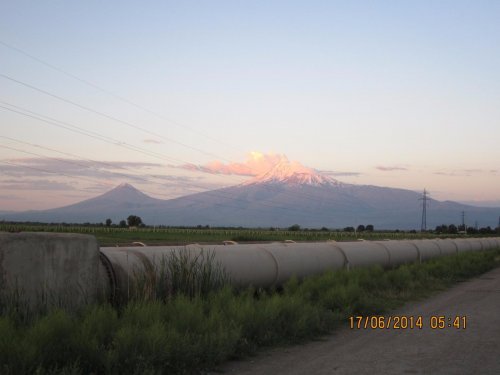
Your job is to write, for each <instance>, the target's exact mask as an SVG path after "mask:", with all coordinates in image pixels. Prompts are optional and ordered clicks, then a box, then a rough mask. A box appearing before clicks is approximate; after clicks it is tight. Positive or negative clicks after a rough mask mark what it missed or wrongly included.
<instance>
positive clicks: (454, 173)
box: [433, 169, 498, 177]
mask: <svg viewBox="0 0 500 375" xmlns="http://www.w3.org/2000/svg"><path fill="white" fill-rule="evenodd" d="M433 174H435V175H438V176H450V177H469V176H472V175H497V174H498V170H496V169H488V170H486V169H442V170H440V171H437V172H434V173H433Z"/></svg>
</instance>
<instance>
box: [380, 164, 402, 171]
mask: <svg viewBox="0 0 500 375" xmlns="http://www.w3.org/2000/svg"><path fill="white" fill-rule="evenodd" d="M375 168H376V169H378V170H379V171H384V172H392V171H407V170H408V168H405V167H396V166H394V167H386V166H381V165H379V166H377V167H375Z"/></svg>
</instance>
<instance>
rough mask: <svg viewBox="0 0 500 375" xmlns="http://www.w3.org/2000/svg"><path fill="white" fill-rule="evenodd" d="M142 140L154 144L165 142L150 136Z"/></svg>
mask: <svg viewBox="0 0 500 375" xmlns="http://www.w3.org/2000/svg"><path fill="white" fill-rule="evenodd" d="M142 141H143V142H144V143H153V144H155V145H161V144H163V142H161V141H157V140H156V139H150V138H148V139H143V140H142Z"/></svg>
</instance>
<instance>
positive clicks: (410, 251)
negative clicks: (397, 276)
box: [376, 240, 419, 266]
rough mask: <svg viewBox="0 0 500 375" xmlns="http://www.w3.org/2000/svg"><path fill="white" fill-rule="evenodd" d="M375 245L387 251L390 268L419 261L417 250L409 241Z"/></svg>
mask: <svg viewBox="0 0 500 375" xmlns="http://www.w3.org/2000/svg"><path fill="white" fill-rule="evenodd" d="M376 243H378V244H380V245H381V246H383V247H385V248H386V249H387V252H388V253H389V264H390V265H391V266H398V265H400V264H404V263H411V262H416V261H418V260H419V252H418V248H417V247H416V246H415V245H414V244H413V243H411V241H405V240H398V241H378V242H376Z"/></svg>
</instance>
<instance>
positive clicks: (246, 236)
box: [0, 223, 457, 246]
mask: <svg viewBox="0 0 500 375" xmlns="http://www.w3.org/2000/svg"><path fill="white" fill-rule="evenodd" d="M0 231H6V232H20V231H25V232H41V231H44V232H61V233H83V234H91V235H94V236H96V238H97V240H98V241H99V244H100V245H101V246H117V245H118V246H126V245H130V244H132V243H133V242H142V243H145V244H146V245H186V244H190V243H222V241H226V240H231V241H236V242H261V241H285V240H292V241H327V240H335V241H352V240H356V239H359V238H363V239H365V240H383V239H391V240H397V239H420V238H436V237H439V236H438V235H436V234H433V233H412V232H387V231H374V232H368V231H364V232H356V233H355V232H345V231H334V230H298V231H291V230H282V229H280V230H270V229H245V228H241V229H240V228H237V229H235V228H155V227H145V228H133V229H129V228H118V227H106V226H76V225H61V224H53V225H44V224H39V225H27V224H5V223H0ZM453 236H457V235H450V234H446V235H443V237H448V238H449V237H453Z"/></svg>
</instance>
